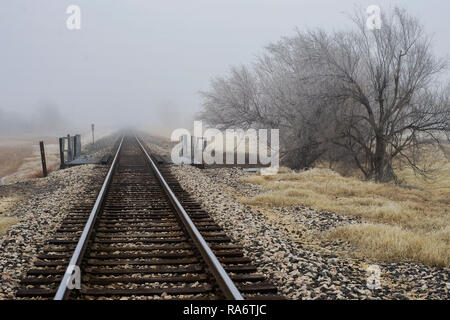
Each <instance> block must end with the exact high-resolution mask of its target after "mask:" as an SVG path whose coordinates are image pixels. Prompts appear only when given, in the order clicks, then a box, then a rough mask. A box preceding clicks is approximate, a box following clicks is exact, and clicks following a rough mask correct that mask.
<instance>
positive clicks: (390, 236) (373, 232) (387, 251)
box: [330, 224, 450, 267]
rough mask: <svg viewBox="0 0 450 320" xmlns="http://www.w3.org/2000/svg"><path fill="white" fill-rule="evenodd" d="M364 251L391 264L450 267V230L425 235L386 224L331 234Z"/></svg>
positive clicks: (359, 226)
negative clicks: (419, 262)
mask: <svg viewBox="0 0 450 320" xmlns="http://www.w3.org/2000/svg"><path fill="white" fill-rule="evenodd" d="M330 237H331V238H337V239H343V240H346V241H348V242H351V243H353V244H355V245H356V246H357V247H359V248H360V249H362V251H363V253H364V255H365V256H369V257H371V258H375V259H381V260H387V261H404V260H413V261H414V260H415V261H422V262H424V263H426V264H428V265H433V266H441V267H449V266H450V254H449V252H450V228H448V227H447V228H446V229H443V230H441V231H437V232H430V233H421V232H413V231H410V230H405V229H402V228H400V227H398V226H390V225H385V224H359V225H351V226H346V227H340V228H336V229H334V230H332V231H331V232H330Z"/></svg>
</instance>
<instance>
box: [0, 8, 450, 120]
mask: <svg viewBox="0 0 450 320" xmlns="http://www.w3.org/2000/svg"><path fill="white" fill-rule="evenodd" d="M70 4H76V5H79V6H80V8H81V30H74V31H69V30H68V29H67V28H66V19H67V17H68V14H66V8H67V7H68V6H69V5H70ZM355 4H357V5H360V6H362V7H363V8H365V7H367V6H368V5H371V4H376V5H379V6H380V7H381V8H382V9H383V8H386V7H389V6H391V7H393V6H395V5H399V6H402V7H404V8H406V9H408V11H409V12H410V13H411V14H413V15H415V16H418V17H419V18H420V20H421V22H422V23H424V24H425V27H426V31H427V32H428V33H432V34H434V48H435V52H436V53H437V54H438V55H440V56H447V55H448V53H449V52H450V50H449V49H450V37H449V36H448V33H449V31H450V19H448V12H449V10H450V2H449V1H442V0H427V1H425V0H416V1H412V0H408V1H406V0H403V1H400V0H398V1H373V0H371V1H355V0H340V1H335V0H315V1H300V0H183V1H182V0H179V1H174V0H158V1H155V0H152V1H151V0H142V1H137V0H126V1H125V0H123V1H113V0H95V1H92V0H86V1H79V0H78V1H77V0H71V1H63V0H58V1H55V0H2V1H1V2H0V41H1V47H0V117H3V121H5V117H7V116H8V114H9V115H10V116H11V117H16V116H17V115H20V116H24V117H30V116H31V115H36V113H39V110H42V105H46V104H50V105H56V106H58V108H59V112H60V113H61V115H62V117H64V118H66V119H67V120H68V121H69V122H70V123H72V124H73V125H76V126H79V127H80V126H81V127H84V126H86V127H89V125H90V123H92V122H94V123H96V124H98V125H103V126H107V125H109V126H112V125H124V124H129V125H140V126H146V127H153V128H157V129H159V128H162V127H165V126H168V127H171V128H174V127H180V126H184V127H186V126H188V127H189V126H190V124H191V119H192V115H193V114H194V112H196V111H198V110H199V108H200V97H199V95H198V92H199V91H201V90H207V89H208V85H209V81H210V79H211V78H212V77H215V76H217V75H223V74H224V73H226V72H227V70H228V69H229V67H230V66H232V65H239V64H241V63H250V62H251V61H252V60H254V58H255V56H256V55H258V54H260V53H261V52H262V51H263V47H264V46H265V45H267V44H268V43H270V42H272V41H276V40H278V39H279V38H280V37H282V36H289V35H292V34H293V33H294V29H295V27H298V28H299V29H305V28H311V29H312V28H315V27H321V28H325V29H326V30H333V29H341V28H343V27H345V26H348V25H349V24H350V22H349V20H348V18H347V17H346V16H345V14H344V12H347V13H349V12H351V11H352V10H354V9H355ZM39 108H41V109H39ZM44 109H45V108H44ZM45 110H47V109H45ZM44 118H45V117H44ZM1 121H2V119H0V124H1ZM6 121H7V119H6Z"/></svg>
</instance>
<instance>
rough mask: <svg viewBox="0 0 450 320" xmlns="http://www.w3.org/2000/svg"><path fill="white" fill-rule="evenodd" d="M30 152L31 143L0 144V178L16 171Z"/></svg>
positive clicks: (31, 149)
mask: <svg viewBox="0 0 450 320" xmlns="http://www.w3.org/2000/svg"><path fill="white" fill-rule="evenodd" d="M32 152H33V148H32V146H31V145H25V144H19V145H17V146H14V145H0V178H1V177H4V176H6V175H9V174H12V173H14V172H16V171H17V169H19V168H20V166H21V165H22V164H23V162H24V161H25V158H27V157H29V156H31V154H32Z"/></svg>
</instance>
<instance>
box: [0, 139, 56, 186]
mask: <svg viewBox="0 0 450 320" xmlns="http://www.w3.org/2000/svg"><path fill="white" fill-rule="evenodd" d="M39 140H44V143H47V144H45V154H46V160H47V170H48V172H51V171H53V170H56V169H57V168H58V165H59V151H58V145H56V144H51V142H52V141H53V142H54V140H56V139H55V138H53V139H50V138H45V137H44V138H36V139H29V140H23V139H22V140H14V139H10V140H0V183H6V184H8V183H14V182H19V181H25V180H28V179H30V178H39V177H42V164H41V156H40V150H39V144H38V142H39Z"/></svg>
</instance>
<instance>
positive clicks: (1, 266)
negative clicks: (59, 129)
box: [0, 137, 116, 300]
mask: <svg viewBox="0 0 450 320" xmlns="http://www.w3.org/2000/svg"><path fill="white" fill-rule="evenodd" d="M104 139H105V140H106V141H103V139H101V140H99V142H98V144H97V143H96V145H95V146H91V147H90V148H89V150H87V151H85V152H84V154H85V155H87V156H94V157H101V156H103V155H105V154H107V153H110V152H111V149H112V145H113V144H114V141H115V139H116V138H115V137H105V138H104ZM106 172H107V166H101V165H83V166H76V167H72V168H68V169H64V170H57V171H54V172H51V173H50V174H49V176H48V177H46V178H38V179H31V180H28V181H25V182H17V183H13V184H6V185H0V202H1V201H2V200H4V201H5V202H7V206H4V207H3V210H1V208H2V207H1V206H0V217H14V218H15V219H17V221H18V222H17V223H16V224H14V225H12V226H10V227H9V228H8V229H7V231H6V233H4V234H2V235H0V248H1V250H0V274H1V278H0V300H1V299H14V298H15V292H16V291H17V289H18V288H19V286H20V280H21V279H22V277H23V276H24V275H25V274H26V272H27V270H28V269H30V268H32V267H33V262H34V260H35V259H36V256H37V255H38V254H39V253H40V251H41V250H42V248H43V247H44V246H45V244H46V242H47V241H48V240H49V239H51V238H52V236H53V234H54V232H55V230H56V229H57V228H58V227H59V226H60V225H61V222H62V220H63V219H64V217H65V216H66V215H67V214H68V213H69V211H70V208H72V207H73V206H77V205H81V204H83V203H85V202H91V201H92V198H93V199H95V197H96V195H97V193H98V190H99V189H100V187H101V184H102V182H103V179H104V177H105V175H106ZM11 199H12V200H11Z"/></svg>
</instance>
